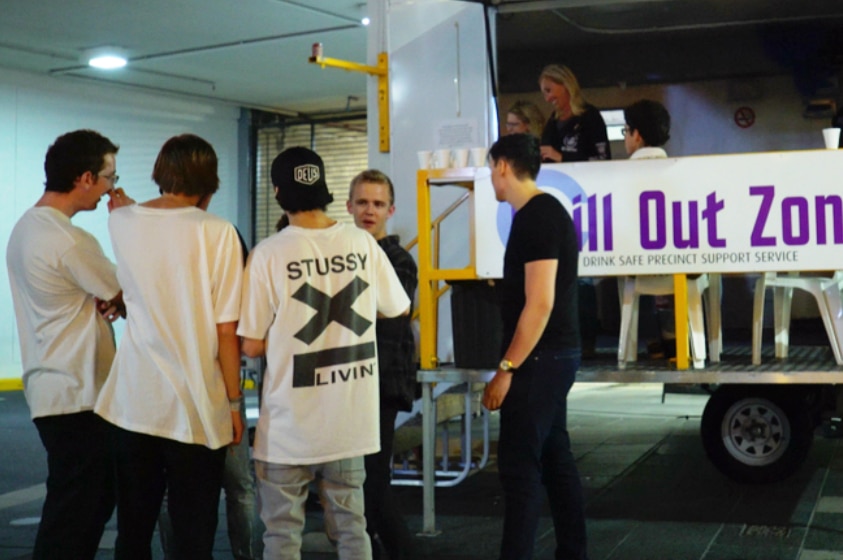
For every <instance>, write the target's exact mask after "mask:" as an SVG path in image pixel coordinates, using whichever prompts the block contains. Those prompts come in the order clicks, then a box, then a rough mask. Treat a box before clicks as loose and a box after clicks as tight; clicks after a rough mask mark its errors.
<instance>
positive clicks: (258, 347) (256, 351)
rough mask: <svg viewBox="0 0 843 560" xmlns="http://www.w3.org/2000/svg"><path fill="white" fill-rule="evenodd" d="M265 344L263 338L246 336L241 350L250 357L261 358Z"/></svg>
mask: <svg viewBox="0 0 843 560" xmlns="http://www.w3.org/2000/svg"><path fill="white" fill-rule="evenodd" d="M265 349H266V347H265V345H264V342H263V341H262V340H254V339H251V338H244V339H243V344H242V345H241V346H240V351H241V352H242V353H243V354H244V355H245V356H247V357H249V358H260V357H261V356H263V355H264V353H265Z"/></svg>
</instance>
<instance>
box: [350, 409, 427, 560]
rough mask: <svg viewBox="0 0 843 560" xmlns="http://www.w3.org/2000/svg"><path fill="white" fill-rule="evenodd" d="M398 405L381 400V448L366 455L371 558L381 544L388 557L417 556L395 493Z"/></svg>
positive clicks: (399, 559) (401, 559) (365, 488)
mask: <svg viewBox="0 0 843 560" xmlns="http://www.w3.org/2000/svg"><path fill="white" fill-rule="evenodd" d="M397 415H398V409H397V408H396V407H395V406H390V405H389V404H384V403H381V410H380V418H381V420H380V431H381V450H380V451H379V452H378V453H373V454H372V455H366V457H365V465H366V482H365V483H364V484H363V493H364V494H365V503H366V531H367V532H368V533H369V538H370V540H371V541H372V558H374V560H379V558H381V554H380V548H379V546H380V545H379V544H378V542H377V541H376V540H375V535H377V538H378V540H380V544H383V547H384V549H386V553H387V557H388V558H389V560H405V559H408V558H415V555H414V550H413V542H412V536H411V535H410V530H409V529H408V528H407V524H406V523H405V522H404V518H403V517H402V515H401V511H400V510H399V509H398V504H397V503H396V502H395V496H394V495H393V493H392V484H391V481H392V468H391V466H392V441H393V439H394V437H395V417H396V416H397Z"/></svg>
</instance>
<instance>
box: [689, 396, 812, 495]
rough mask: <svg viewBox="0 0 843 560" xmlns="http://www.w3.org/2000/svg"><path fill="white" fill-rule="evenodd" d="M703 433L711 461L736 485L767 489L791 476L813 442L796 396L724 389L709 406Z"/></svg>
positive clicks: (808, 422)
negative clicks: (756, 484)
mask: <svg viewBox="0 0 843 560" xmlns="http://www.w3.org/2000/svg"><path fill="white" fill-rule="evenodd" d="M701 432H702V440H703V446H704V447H705V451H706V454H707V455H708V458H709V460H711V462H712V463H714V466H715V467H717V469H718V470H720V471H721V472H722V473H723V474H725V475H726V476H728V477H729V478H731V479H733V480H736V481H738V482H750V483H767V482H775V481H778V480H782V479H784V478H786V477H788V476H790V475H791V474H793V473H794V472H795V471H796V470H797V469H798V468H799V467H800V466H801V465H802V463H803V462H804V461H805V457H806V456H807V455H808V451H809V450H810V448H811V443H812V440H813V426H812V423H811V419H810V414H809V413H808V411H807V409H806V408H805V407H804V406H803V403H802V401H801V400H800V399H799V396H798V395H794V394H792V393H791V394H790V395H786V394H784V393H783V392H779V391H767V392H761V393H759V392H758V389H755V390H754V391H753V390H752V389H744V390H736V389H734V388H730V387H721V388H720V389H718V390H717V391H715V392H714V394H713V395H712V396H711V398H710V399H709V400H708V403H707V404H706V407H705V410H704V412H703V417H702V423H701Z"/></svg>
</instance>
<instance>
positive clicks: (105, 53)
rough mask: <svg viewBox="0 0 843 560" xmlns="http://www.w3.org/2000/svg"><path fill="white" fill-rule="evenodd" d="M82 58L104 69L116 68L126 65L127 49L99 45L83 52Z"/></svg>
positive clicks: (89, 63)
mask: <svg viewBox="0 0 843 560" xmlns="http://www.w3.org/2000/svg"><path fill="white" fill-rule="evenodd" d="M82 60H83V61H84V62H85V63H87V64H88V66H93V67H94V68H100V69H102V70H115V69H117V68H123V67H124V66H126V63H127V62H128V59H127V58H126V51H124V50H123V49H121V48H118V47H99V48H96V49H91V50H88V51H85V52H84V53H82Z"/></svg>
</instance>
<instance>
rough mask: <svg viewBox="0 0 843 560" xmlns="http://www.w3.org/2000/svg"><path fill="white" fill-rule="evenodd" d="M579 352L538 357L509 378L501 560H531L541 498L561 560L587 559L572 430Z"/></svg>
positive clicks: (503, 427)
mask: <svg viewBox="0 0 843 560" xmlns="http://www.w3.org/2000/svg"><path fill="white" fill-rule="evenodd" d="M579 364H580V359H579V352H578V351H577V350H559V351H553V350H544V351H537V352H533V353H532V354H531V355H530V356H529V357H528V358H527V360H526V361H525V362H524V363H522V364H521V367H519V368H518V373H516V374H515V375H513V376H512V385H511V386H510V388H509V393H507V395H506V398H505V399H504V401H503V405H501V412H500V417H501V423H500V437H499V441H498V472H499V474H500V479H501V485H502V486H503V491H504V522H503V539H502V543H501V556H500V557H501V560H530V559H531V558H532V557H533V549H534V547H535V540H536V530H537V528H538V524H539V516H540V514H541V508H542V504H543V502H544V496H543V494H544V493H545V492H546V493H547V498H548V503H549V505H550V513H551V516H552V517H553V527H554V530H555V533H556V552H555V556H554V558H556V559H557V560H587V558H588V554H587V547H586V529H585V505H584V497H583V491H582V485H581V482H580V476H579V473H578V471H577V465H576V462H575V461H574V456H573V454H572V453H571V441H570V438H569V437H568V428H567V411H568V408H567V406H568V405H567V397H568V391H569V390H570V389H571V385H573V383H574V379H575V378H576V374H577V368H578V367H579Z"/></svg>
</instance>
